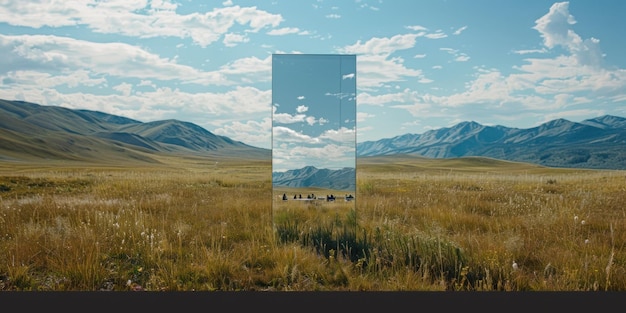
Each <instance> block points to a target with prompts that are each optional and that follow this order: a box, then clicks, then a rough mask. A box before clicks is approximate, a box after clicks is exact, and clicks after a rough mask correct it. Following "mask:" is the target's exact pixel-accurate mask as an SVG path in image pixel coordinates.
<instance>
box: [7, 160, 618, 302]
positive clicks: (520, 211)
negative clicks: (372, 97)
mask: <svg viewBox="0 0 626 313" xmlns="http://www.w3.org/2000/svg"><path fill="white" fill-rule="evenodd" d="M158 161H159V162H153V163H150V164H148V163H141V162H136V163H132V164H131V163H128V164H115V165H112V164H108V165H103V164H87V163H76V162H73V163H69V162H53V161H50V162H46V163H41V162H40V163H31V164H27V163H18V162H2V163H0V250H1V251H3V253H2V254H0V290H33V291H34V290H54V291H57V290H59V291H67V290H80V291H98V290H103V291H104V290H113V291H126V290H146V291H192V290H195V291H213V290H224V291H235V290H247V291H253V290H263V291H347V290H353V291H361V290H364V291H401V290H402V291H438V290H441V291H443V290H458V291H492V290H499V291H626V266H625V265H626V251H625V244H626V208H625V205H624V204H625V203H626V172H625V171H615V170H611V171H608V170H583V169H563V168H547V167H540V166H536V165H531V164H525V163H514V162H504V161H499V160H493V159H487V158H460V159H426V158H420V157H412V156H388V157H363V158H358V159H357V190H356V198H355V200H354V201H353V202H346V203H343V204H341V203H337V205H342V206H344V205H346V204H349V206H348V208H347V209H345V208H344V209H338V208H333V207H332V206H327V205H326V204H324V205H323V206H321V205H315V204H304V205H301V204H303V203H298V204H299V205H300V206H299V207H298V208H295V209H294V208H293V207H291V208H289V209H288V210H289V213H288V214H285V213H284V211H283V212H282V213H281V212H279V211H278V210H277V209H278V207H276V206H275V205H274V204H273V202H274V201H278V200H277V199H276V194H275V192H274V191H273V190H272V182H271V161H270V160H267V161H253V160H230V161H229V160H227V159H207V158H199V157H198V158H174V157H169V158H165V157H163V158H161V159H158ZM281 194H282V193H281ZM322 217H323V218H322Z"/></svg>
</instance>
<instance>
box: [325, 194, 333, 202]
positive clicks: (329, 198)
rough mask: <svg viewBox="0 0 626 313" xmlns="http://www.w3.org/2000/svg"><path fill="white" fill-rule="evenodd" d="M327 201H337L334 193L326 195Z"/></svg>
mask: <svg viewBox="0 0 626 313" xmlns="http://www.w3.org/2000/svg"><path fill="white" fill-rule="evenodd" d="M326 201H335V196H334V195H330V196H329V195H326Z"/></svg>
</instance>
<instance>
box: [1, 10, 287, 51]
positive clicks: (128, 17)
mask: <svg viewBox="0 0 626 313" xmlns="http://www.w3.org/2000/svg"><path fill="white" fill-rule="evenodd" d="M224 5H227V6H225V7H221V8H214V9H213V10H212V11H209V12H195V13H190V14H178V13H177V12H176V11H177V8H178V5H177V4H176V3H173V2H171V1H167V0H160V1H125V0H114V1H96V2H91V1H55V0H35V1H21V0H4V1H3V2H2V6H0V22H4V23H8V24H10V25H15V26H25V27H31V28H40V27H43V26H49V27H62V26H77V25H84V26H86V27H88V28H90V29H91V30H93V31H94V32H98V33H105V34H119V35H124V36H130V37H140V38H152V37H162V36H166V37H178V38H191V39H192V40H193V41H194V42H195V43H196V44H198V45H200V46H202V47H206V46H208V45H210V44H212V43H213V42H215V41H217V40H219V39H220V38H221V37H222V36H223V35H225V34H227V33H229V32H230V30H231V28H233V27H234V26H235V25H241V26H247V28H248V29H247V31H250V32H258V31H259V30H261V29H263V28H266V27H277V26H278V25H279V24H280V23H281V22H282V21H283V18H282V16H281V15H280V14H272V13H269V12H266V11H263V10H259V9H257V8H256V7H240V6H238V5H235V6H231V5H229V3H228V1H227V2H225V3H224ZM227 42H230V43H232V42H231V41H227Z"/></svg>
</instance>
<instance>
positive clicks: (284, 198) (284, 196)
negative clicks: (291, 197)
mask: <svg viewBox="0 0 626 313" xmlns="http://www.w3.org/2000/svg"><path fill="white" fill-rule="evenodd" d="M285 200H287V194H286V193H283V201H285Z"/></svg>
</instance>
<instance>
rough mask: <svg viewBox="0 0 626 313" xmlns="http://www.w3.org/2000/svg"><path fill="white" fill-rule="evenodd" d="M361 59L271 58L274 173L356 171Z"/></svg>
mask: <svg viewBox="0 0 626 313" xmlns="http://www.w3.org/2000/svg"><path fill="white" fill-rule="evenodd" d="M356 94H357V92H356V55H353V54H350V55H348V54H291V53H289V54H274V55H273V56H272V106H273V107H272V170H273V171H274V172H282V171H286V170H290V169H301V168H303V167H305V166H314V167H316V168H320V169H321V168H325V169H333V170H336V169H343V168H346V167H348V168H356V159H355V157H356Z"/></svg>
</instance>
